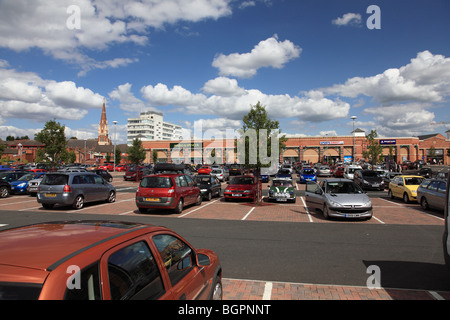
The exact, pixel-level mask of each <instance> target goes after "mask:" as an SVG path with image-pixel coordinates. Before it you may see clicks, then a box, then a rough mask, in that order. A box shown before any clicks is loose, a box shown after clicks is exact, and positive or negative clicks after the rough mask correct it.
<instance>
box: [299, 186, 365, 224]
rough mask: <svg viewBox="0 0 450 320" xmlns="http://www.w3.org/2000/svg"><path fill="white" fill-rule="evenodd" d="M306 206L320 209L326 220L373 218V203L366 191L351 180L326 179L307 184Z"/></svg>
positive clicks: (311, 208)
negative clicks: (334, 218)
mask: <svg viewBox="0 0 450 320" xmlns="http://www.w3.org/2000/svg"><path fill="white" fill-rule="evenodd" d="M305 199H306V205H307V206H308V208H309V209H310V211H311V210H316V209H319V210H321V211H322V213H323V216H324V217H325V218H326V219H329V218H330V217H337V218H361V219H370V218H372V202H371V201H370V199H369V197H368V196H367V195H366V194H365V193H364V191H363V190H362V189H361V188H360V187H359V186H358V185H357V184H356V183H354V182H353V181H352V180H349V179H325V180H323V181H321V182H320V184H318V183H316V182H307V184H306V192H305Z"/></svg>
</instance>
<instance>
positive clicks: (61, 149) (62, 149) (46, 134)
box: [34, 120, 67, 166]
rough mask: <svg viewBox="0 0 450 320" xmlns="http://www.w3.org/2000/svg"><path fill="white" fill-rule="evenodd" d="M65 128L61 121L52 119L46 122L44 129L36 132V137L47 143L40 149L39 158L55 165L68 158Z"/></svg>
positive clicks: (37, 139)
mask: <svg viewBox="0 0 450 320" xmlns="http://www.w3.org/2000/svg"><path fill="white" fill-rule="evenodd" d="M65 128H66V127H65V126H64V125H61V124H60V123H59V122H56V121H55V120H50V121H47V122H46V123H45V126H44V129H42V130H41V131H40V132H38V133H37V134H35V136H34V139H35V140H36V141H39V142H41V143H43V144H44V145H45V146H44V148H43V149H42V150H38V152H37V160H39V161H45V162H49V163H50V164H52V165H54V166H55V165H57V164H58V163H60V162H63V161H64V160H66V159H65V158H66V157H67V151H66V144H67V140H66V136H65V134H64V130H65Z"/></svg>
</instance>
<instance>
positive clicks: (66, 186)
mask: <svg viewBox="0 0 450 320" xmlns="http://www.w3.org/2000/svg"><path fill="white" fill-rule="evenodd" d="M63 192H66V193H70V192H72V188H70V186H69V185H68V184H66V185H65V186H64V189H63Z"/></svg>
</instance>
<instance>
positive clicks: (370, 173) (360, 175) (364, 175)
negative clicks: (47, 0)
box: [353, 170, 384, 191]
mask: <svg viewBox="0 0 450 320" xmlns="http://www.w3.org/2000/svg"><path fill="white" fill-rule="evenodd" d="M353 181H355V183H356V184H357V185H359V186H360V187H361V188H362V189H363V190H367V189H373V190H380V191H381V190H384V183H383V177H382V176H381V175H380V174H379V173H378V172H377V171H374V170H357V171H355V174H354V175H353Z"/></svg>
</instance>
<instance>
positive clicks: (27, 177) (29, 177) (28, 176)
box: [19, 173, 38, 181]
mask: <svg viewBox="0 0 450 320" xmlns="http://www.w3.org/2000/svg"><path fill="white" fill-rule="evenodd" d="M37 176H38V174H36V173H28V174H26V175H24V176H21V177H20V178H19V181H30V180H33V179H34V178H36V177H37Z"/></svg>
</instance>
